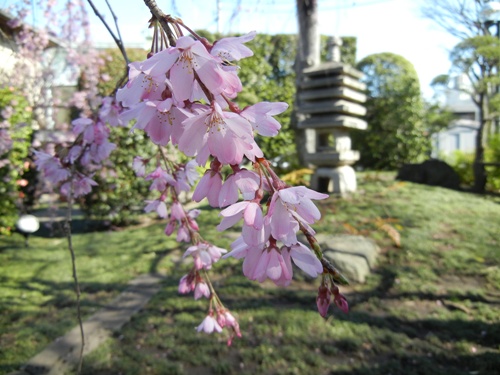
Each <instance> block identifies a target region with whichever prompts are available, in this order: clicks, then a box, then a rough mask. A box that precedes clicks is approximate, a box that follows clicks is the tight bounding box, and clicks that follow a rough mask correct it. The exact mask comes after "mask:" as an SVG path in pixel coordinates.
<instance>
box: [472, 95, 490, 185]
mask: <svg viewBox="0 0 500 375" xmlns="http://www.w3.org/2000/svg"><path fill="white" fill-rule="evenodd" d="M487 117H488V98H487V97H486V96H485V95H484V94H481V95H480V98H479V128H478V129H477V134H476V153H475V157H474V165H473V171H474V191H475V192H476V193H484V190H485V188H486V170H485V168H484V144H483V141H484V132H485V129H486V128H487V127H486V122H487V120H486V118H487Z"/></svg>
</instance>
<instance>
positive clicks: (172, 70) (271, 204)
mask: <svg viewBox="0 0 500 375" xmlns="http://www.w3.org/2000/svg"><path fill="white" fill-rule="evenodd" d="M166 19H167V21H168V22H169V23H170V24H171V25H172V28H173V29H174V30H175V32H176V35H175V36H174V35H173V34H172V35H170V36H171V38H169V39H170V46H169V47H166V48H163V49H162V48H159V49H157V47H158V46H159V45H160V46H163V45H165V46H166V45H167V43H166V42H165V41H164V40H163V39H162V40H161V42H158V41H155V40H153V44H152V45H153V48H152V50H151V52H150V53H149V54H148V58H147V59H146V60H144V61H140V62H134V63H131V64H130V65H129V67H130V70H129V80H128V82H127V84H126V85H125V86H124V87H123V88H121V89H120V90H118V92H117V95H116V99H117V102H119V103H120V104H121V105H122V106H123V107H124V112H123V113H122V114H121V115H120V119H121V120H122V121H123V122H124V123H126V122H128V121H131V120H135V121H136V122H135V124H134V126H133V128H132V129H133V130H137V129H138V130H143V131H144V132H145V133H146V134H147V135H148V136H149V138H150V139H151V141H152V142H153V143H155V144H156V145H158V149H159V152H160V153H161V157H160V158H156V160H159V162H157V165H156V169H155V170H154V171H152V172H151V173H150V174H146V167H145V166H146V164H147V163H148V161H149V160H142V159H139V158H136V159H135V161H134V169H135V171H136V173H137V174H138V175H139V176H145V178H146V179H147V180H151V181H152V182H151V187H150V190H152V191H156V192H157V194H158V198H157V199H155V200H152V201H147V202H146V203H147V205H146V211H148V212H150V211H156V212H157V213H158V215H159V216H160V217H162V218H165V219H167V222H168V224H167V226H166V229H165V233H166V234H167V235H170V234H172V233H174V231H175V229H177V240H178V241H186V242H191V246H190V247H189V248H188V249H187V250H186V252H185V254H184V257H185V258H186V257H191V258H192V259H193V266H192V269H191V271H190V272H189V273H188V274H186V275H184V276H183V277H182V278H181V280H180V284H179V293H183V294H184V293H190V292H193V293H194V298H195V299H200V298H202V297H205V298H208V300H209V308H208V314H207V316H206V318H205V319H204V320H203V322H202V323H201V324H200V325H199V326H198V328H197V329H198V331H203V332H206V333H212V332H221V331H222V330H223V328H225V327H226V328H227V329H228V330H230V332H231V335H230V339H229V341H228V343H231V340H232V338H233V337H234V335H237V336H240V335H241V333H240V329H239V325H238V323H237V321H236V319H235V318H234V316H233V315H232V314H231V313H230V312H229V310H228V309H227V308H226V307H225V306H224V305H223V304H222V302H221V301H220V299H219V297H218V295H217V293H216V292H215V290H214V288H213V286H212V284H211V282H210V279H209V277H208V273H207V271H208V270H210V269H211V267H212V265H213V264H214V263H215V262H217V261H219V260H220V259H221V258H223V257H224V258H225V257H228V256H232V257H234V258H238V259H244V261H243V273H244V275H245V276H246V277H248V278H249V279H250V280H256V281H259V282H263V281H264V280H266V279H269V280H271V281H272V282H274V283H275V284H277V285H280V286H287V285H289V284H290V282H291V280H292V276H293V266H292V263H293V264H295V265H296V266H297V267H298V268H300V269H301V270H302V271H304V272H305V273H306V274H308V275H309V276H311V277H316V276H318V275H322V280H323V282H322V285H323V283H324V280H325V279H326V278H327V279H328V280H330V282H331V283H332V288H331V289H330V290H332V291H336V292H333V293H334V295H335V298H336V299H335V301H336V302H337V300H338V301H345V299H342V298H343V297H337V296H338V295H339V292H338V288H337V289H334V287H335V285H336V284H335V283H337V284H345V283H346V280H345V279H344V278H343V276H342V275H340V274H339V273H338V271H337V270H336V269H335V268H334V267H333V266H332V265H331V264H330V263H329V262H328V261H327V260H326V259H324V258H323V256H322V252H321V249H320V247H319V245H318V243H317V241H316V239H315V238H314V235H315V232H314V230H313V229H312V227H311V225H312V224H314V223H315V222H316V221H317V220H319V219H320V217H321V214H320V212H319V210H318V208H317V207H316V206H315V204H314V203H313V200H318V199H325V198H327V195H326V194H321V193H318V192H315V191H313V190H311V189H308V188H306V187H305V186H298V187H290V186H288V185H287V184H285V183H284V182H283V181H282V180H281V179H280V178H279V177H278V176H277V175H276V173H275V172H274V171H273V169H272V168H271V166H270V163H269V162H268V161H267V160H266V159H265V158H264V155H263V152H262V150H261V149H260V148H259V146H258V145H257V144H256V142H255V138H254V136H255V134H260V135H262V136H274V135H276V134H277V133H278V131H279V129H280V127H281V126H280V124H279V122H278V121H277V120H276V119H275V118H274V117H273V116H275V115H278V114H280V113H282V112H284V111H285V110H286V109H287V108H288V105H287V104H286V103H270V102H261V103H257V104H254V105H252V106H248V107H246V108H243V109H240V108H239V107H238V105H237V104H236V103H235V100H236V98H237V95H238V93H239V92H240V91H241V90H242V84H241V81H240V79H239V77H238V75H237V73H238V67H237V66H236V65H235V63H236V62H237V61H238V60H240V59H242V58H246V57H250V56H252V55H253V53H252V51H251V50H250V49H249V48H248V47H247V46H245V44H244V43H246V42H248V41H250V40H252V39H253V38H254V36H255V32H251V33H249V34H246V35H243V36H240V37H228V38H223V39H220V40H217V41H215V42H214V43H213V44H212V43H210V42H208V41H207V40H206V39H204V38H201V37H199V36H198V35H197V34H196V33H194V32H193V31H192V30H190V29H189V28H188V27H186V26H185V25H184V24H183V23H182V21H180V20H178V19H173V18H171V17H168V16H167V17H166ZM155 22H158V23H159V21H155V20H153V21H152V24H153V25H154V26H155V30H156V27H157V26H158V25H157V24H156V23H155ZM183 29H185V30H187V31H188V33H189V34H190V35H184V34H183V32H182V30H183ZM166 32H168V31H166ZM158 35H162V34H161V33H160V34H158V33H156V32H155V38H159V36H158ZM166 146H169V147H171V146H175V147H176V148H177V149H178V150H180V151H181V152H182V153H183V154H184V155H186V156H188V157H193V158H194V159H193V160H192V161H191V162H189V163H187V164H176V163H175V162H173V161H172V160H170V159H169V158H168V157H167V156H166V155H165V153H164V151H163V149H164V147H166ZM195 163H196V164H197V165H198V166H199V167H205V166H206V165H207V163H209V167H208V168H207V169H206V170H205V172H204V173H203V176H202V177H201V179H200V181H199V182H198V184H197V186H196V188H195V190H194V193H193V197H192V198H193V200H194V201H196V202H199V201H201V200H202V199H205V198H207V200H208V203H209V204H210V205H211V206H212V207H217V208H222V209H223V210H222V211H221V213H220V215H221V217H222V220H221V222H220V224H219V225H218V227H217V229H218V230H219V231H224V230H226V229H228V228H230V227H232V226H233V225H235V224H236V223H238V222H239V221H240V220H242V219H243V224H242V232H241V236H240V237H238V239H237V240H236V241H234V242H233V243H232V245H231V251H230V252H229V253H227V251H226V250H224V249H221V248H218V247H216V246H215V245H213V244H210V243H208V242H207V241H205V240H204V239H203V238H202V237H201V235H200V233H199V228H198V225H197V224H196V221H195V220H194V219H195V218H196V216H197V215H198V214H199V211H197V210H192V211H189V212H187V211H186V210H185V209H184V208H183V207H182V206H181V204H180V201H179V199H178V194H179V192H180V191H185V189H188V188H189V187H190V185H192V184H193V182H194V175H195V173H194V170H195V169H194V168H195V166H196V164H195ZM178 171H181V172H182V173H177V172H178ZM227 171H230V172H227ZM191 172H192V173H191ZM190 175H192V176H193V177H192V179H190V178H189V177H188V176H190ZM168 196H170V199H168V198H167V197H168ZM240 198H242V200H241V201H240ZM167 201H170V203H171V208H170V214H169V213H168V207H167V203H166V202H167ZM299 232H302V233H303V234H304V235H305V237H306V239H307V242H308V244H309V246H307V245H305V244H304V243H301V242H300V241H299V239H298V237H297V234H298V233H299ZM223 254H225V255H224V256H223ZM320 292H322V290H320ZM322 293H323V292H322ZM330 293H332V292H330ZM335 293H337V294H335ZM323 294H324V293H323ZM321 296H322V295H321ZM318 298H320V296H318ZM321 298H323V297H321ZM324 299H325V298H323V299H322V300H321V301H323V300H324ZM324 304H325V303H324V302H322V304H321V305H320V304H319V303H318V307H319V308H320V313H321V314H322V315H323V316H325V315H326V313H323V312H324V307H323V305H324ZM337 305H338V306H341V308H342V309H346V308H347V303H345V304H340V302H338V303H337ZM320 306H321V307H320Z"/></svg>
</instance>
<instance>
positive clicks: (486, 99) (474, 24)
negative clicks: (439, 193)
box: [423, 0, 500, 192]
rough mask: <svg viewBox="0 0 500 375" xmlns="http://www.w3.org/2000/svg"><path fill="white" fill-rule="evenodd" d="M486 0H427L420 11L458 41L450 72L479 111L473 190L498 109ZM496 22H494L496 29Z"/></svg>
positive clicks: (496, 46)
mask: <svg viewBox="0 0 500 375" xmlns="http://www.w3.org/2000/svg"><path fill="white" fill-rule="evenodd" d="M488 3H489V1H487V0H475V1H465V0H439V1H438V0H428V1H427V3H426V5H425V6H424V7H423V14H424V15H425V16H426V17H427V18H429V19H431V20H433V21H435V22H436V23H437V24H438V25H440V26H441V27H442V28H444V29H445V30H446V31H448V32H449V33H450V34H451V35H454V36H456V37H457V38H458V39H459V40H460V42H459V43H458V44H457V45H456V46H455V47H454V48H453V50H452V51H451V53H450V58H451V61H452V73H455V74H465V75H466V76H467V77H468V78H469V80H470V82H471V86H470V90H469V91H467V92H468V93H469V94H470V96H471V98H472V100H473V101H474V103H475V104H476V106H477V107H478V111H479V128H478V131H477V135H476V142H475V147H476V149H475V157H474V164H473V169H474V190H476V191H478V192H482V191H484V189H485V186H486V181H487V178H486V170H485V166H484V161H485V160H484V156H485V152H484V145H485V143H486V136H487V131H488V128H490V124H491V123H492V120H493V119H494V117H497V113H498V111H499V109H500V99H499V95H498V86H499V84H500V80H499V76H498V67H499V58H500V43H499V40H498V38H497V37H494V36H493V35H492V31H491V26H492V22H491V21H488V20H487V19H486V18H485V14H484V10H485V6H486V5H487V4H488ZM498 27H499V25H498V23H497V29H496V32H497V33H498V32H499V31H500V30H499V29H498Z"/></svg>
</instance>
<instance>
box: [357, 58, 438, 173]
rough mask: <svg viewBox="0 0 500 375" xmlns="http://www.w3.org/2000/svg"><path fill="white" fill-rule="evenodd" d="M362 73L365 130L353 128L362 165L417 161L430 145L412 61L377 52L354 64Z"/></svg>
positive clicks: (387, 165)
mask: <svg viewBox="0 0 500 375" xmlns="http://www.w3.org/2000/svg"><path fill="white" fill-rule="evenodd" d="M356 67H357V69H359V70H360V71H361V72H363V73H364V75H365V77H364V79H363V80H364V82H365V83H366V85H367V94H368V98H367V101H366V103H365V105H366V108H367V115H366V120H367V122H368V131H362V132H361V131H360V132H353V142H354V144H355V148H356V149H359V150H361V160H360V164H361V165H362V166H363V167H365V168H374V169H394V168H397V167H399V166H400V165H401V164H402V163H410V162H418V161H421V160H422V159H423V158H425V157H426V156H427V155H428V154H429V152H430V149H431V142H430V137H429V133H428V130H427V127H426V124H425V122H424V102H423V100H422V97H421V93H420V83H419V80H418V76H417V73H416V72H415V69H414V67H413V65H412V64H411V63H410V62H409V61H408V60H406V59H405V58H404V57H402V56H399V55H396V54H393V53H378V54H373V55H370V56H367V57H365V58H364V59H363V60H361V61H360V62H359V63H358V64H357V66H356Z"/></svg>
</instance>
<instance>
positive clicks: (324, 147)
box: [297, 38, 367, 194]
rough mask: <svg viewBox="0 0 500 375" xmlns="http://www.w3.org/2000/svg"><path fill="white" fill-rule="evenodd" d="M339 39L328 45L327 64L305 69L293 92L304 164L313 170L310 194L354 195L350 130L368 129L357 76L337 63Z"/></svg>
mask: <svg viewBox="0 0 500 375" xmlns="http://www.w3.org/2000/svg"><path fill="white" fill-rule="evenodd" d="M341 43H342V42H341V40H340V38H331V39H330V53H329V55H330V59H331V61H328V62H326V63H322V64H319V65H316V66H312V67H309V68H306V69H304V70H303V71H302V75H301V77H302V79H301V81H300V83H299V87H298V99H299V100H298V103H299V105H298V110H297V112H298V118H299V122H298V127H299V128H300V129H304V130H305V135H306V150H305V155H303V160H304V161H305V162H306V163H307V164H310V165H312V166H313V168H315V171H314V174H313V176H312V179H311V188H312V189H315V190H319V191H323V192H329V193H335V194H345V193H349V192H353V191H355V190H356V186H357V184H356V175H355V172H354V169H353V168H352V166H351V165H352V164H354V163H355V162H356V161H357V160H359V152H358V151H354V150H352V149H351V138H350V135H349V130H350V129H362V130H365V129H366V128H367V123H366V121H364V120H363V116H364V115H365V114H366V109H365V107H364V106H363V103H364V102H365V101H366V95H365V94H364V91H365V89H366V86H365V84H363V83H361V82H360V79H361V78H362V76H363V75H362V73H361V72H359V71H358V70H356V69H354V68H352V67H351V66H349V65H347V64H344V63H341V62H340V45H341Z"/></svg>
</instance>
